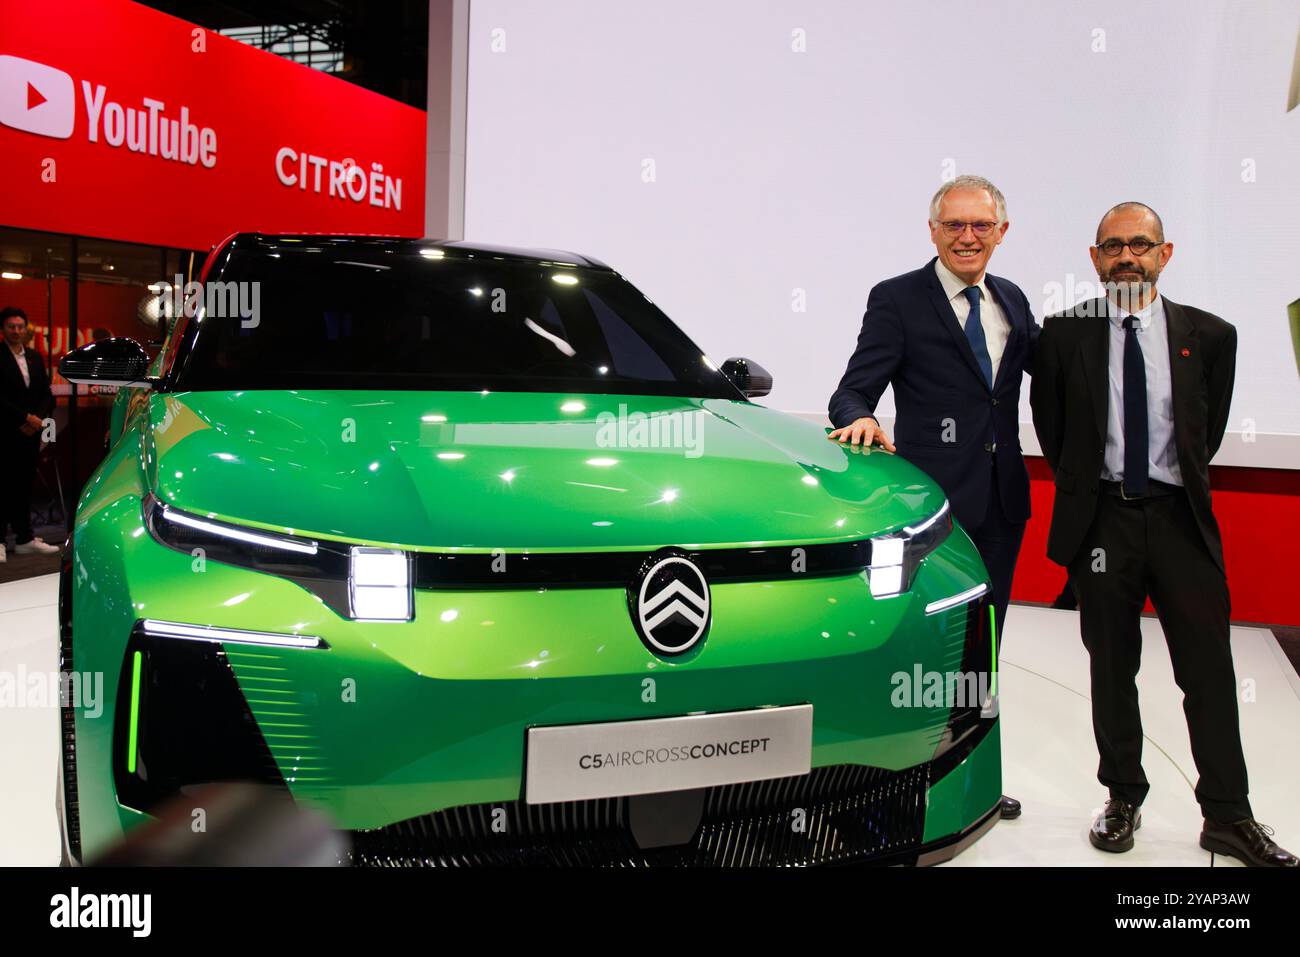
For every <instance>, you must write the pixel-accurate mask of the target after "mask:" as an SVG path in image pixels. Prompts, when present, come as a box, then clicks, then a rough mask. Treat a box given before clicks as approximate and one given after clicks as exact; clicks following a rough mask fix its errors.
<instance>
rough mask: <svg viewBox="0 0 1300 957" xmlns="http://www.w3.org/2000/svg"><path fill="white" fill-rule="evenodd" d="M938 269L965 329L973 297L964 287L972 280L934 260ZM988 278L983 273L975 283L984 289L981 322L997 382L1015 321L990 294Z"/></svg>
mask: <svg viewBox="0 0 1300 957" xmlns="http://www.w3.org/2000/svg"><path fill="white" fill-rule="evenodd" d="M934 272H935V275H936V276H938V277H939V285H941V286H943V293H944V295H945V296H947V297H948V305H950V306H952V311H953V312H954V313H956V314H957V322H958V323H959V324H960V325H961V327H962V330H963V331H964V330H965V329H966V320H967V319H968V318H970V300H969V299H967V298H966V296H965V295H963V290H965V288H966V287H967V286H968V285H969V283H967V282H966V280H964V279H962V278H961V277H959V276H958V275H957V274H956V273H954V272H953V271H952V270H951V269H949V268H948V267H947V266H945V265H944V264H943V260H942V259H936V260H935V261H934ZM984 279H985V277H984V276H980V281H979V282H977V283H975V285H976V286H977V287H978V288H979V291H980V325H981V326H983V327H984V342H985V344H986V345H987V346H988V350H989V361H990V362H991V363H992V364H993V381H994V382H997V381H998V364H999V363H1000V362H1001V361H1002V353H1003V352H1005V351H1006V348H1007V339H1008V338H1010V336H1011V323H1009V322H1008V321H1007V317H1006V315H1005V313H1003V312H1002V307H1001V306H999V305H998V303H997V300H996V299H994V298H993V296H992V295H990V294H989V287H988V286H987V285H985V282H984Z"/></svg>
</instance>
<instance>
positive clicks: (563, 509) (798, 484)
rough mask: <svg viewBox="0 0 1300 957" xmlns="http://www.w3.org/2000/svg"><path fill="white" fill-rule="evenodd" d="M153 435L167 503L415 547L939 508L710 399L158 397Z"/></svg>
mask: <svg viewBox="0 0 1300 957" xmlns="http://www.w3.org/2000/svg"><path fill="white" fill-rule="evenodd" d="M146 442H147V445H148V448H147V449H146V453H147V454H146V455H145V456H144V461H145V462H146V468H147V470H148V472H149V474H148V476H147V483H148V485H149V486H150V487H151V488H152V490H153V491H154V493H155V494H156V495H157V496H158V497H159V498H160V499H161V500H162V501H164V502H166V503H168V504H170V505H173V506H175V507H177V508H181V509H185V510H189V511H192V512H198V513H201V514H205V515H209V516H211V517H214V518H220V519H225V520H227V521H231V522H238V523H243V524H248V525H254V526H260V527H263V528H268V529H275V530H281V531H287V532H292V533H296V534H305V535H313V536H319V537H323V538H340V539H347V540H350V541H355V542H364V543H374V544H385V545H394V546H404V547H413V548H473V549H495V548H503V549H519V548H533V549H551V550H564V549H602V548H610V549H627V548H647V547H658V546H660V545H670V544H671V545H681V546H685V547H695V546H711V545H716V546H724V545H730V546H736V545H747V544H754V545H758V544H763V545H769V544H781V543H791V544H797V543H820V542H833V541H847V540H853V539H858V538H864V537H868V536H870V535H875V534H879V533H880V532H882V531H888V530H891V529H893V528H898V527H901V526H903V525H905V524H908V523H909V522H913V521H915V520H916V519H917V518H918V517H920V516H924V515H929V514H932V513H933V512H935V511H936V510H938V508H939V507H940V505H941V504H942V502H943V493H942V492H941V491H940V490H939V488H938V487H937V486H936V485H935V484H934V483H933V481H932V480H930V479H929V478H928V477H927V476H926V475H924V474H923V473H922V472H920V471H919V470H918V469H916V468H915V467H913V466H911V465H910V464H908V463H907V462H905V461H903V460H902V459H899V458H898V457H896V456H894V455H891V454H889V453H886V452H883V451H880V450H870V451H867V452H862V451H854V450H850V449H846V448H843V447H841V446H840V445H838V444H837V443H834V442H829V441H827V439H826V430H825V429H824V428H821V427H819V426H817V425H815V424H813V423H810V422H807V421H804V420H802V419H799V418H796V417H794V416H790V415H786V414H784V413H780V412H775V411H772V410H770V409H766V408H764V407H762V406H759V405H755V404H753V403H748V402H741V401H730V400H719V399H683V398H670V397H662V396H627V395H561V394H555V393H518V392H514V393H511V392H501V393H478V392H472V393H463V392H350V391H349V392H343V391H339V392H331V391H298V392H190V393H176V394H155V395H153V396H152V397H151V399H150V429H149V434H148V436H147V437H146Z"/></svg>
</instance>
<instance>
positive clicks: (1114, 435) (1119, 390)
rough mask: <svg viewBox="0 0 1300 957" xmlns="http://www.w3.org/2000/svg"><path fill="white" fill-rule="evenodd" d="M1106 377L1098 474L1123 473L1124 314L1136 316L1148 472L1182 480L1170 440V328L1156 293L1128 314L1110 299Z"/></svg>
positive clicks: (1115, 477)
mask: <svg viewBox="0 0 1300 957" xmlns="http://www.w3.org/2000/svg"><path fill="white" fill-rule="evenodd" d="M1106 305H1107V307H1108V309H1109V311H1110V358H1109V362H1108V367H1109V375H1108V378H1109V380H1110V388H1109V393H1110V396H1109V399H1108V404H1107V412H1106V454H1105V457H1104V459H1103V460H1102V467H1101V477H1102V478H1103V479H1107V480H1108V481H1113V482H1119V481H1122V480H1123V478H1124V317H1125V316H1128V315H1136V316H1137V320H1138V328H1137V339H1138V344H1139V345H1141V346H1142V362H1143V364H1144V365H1145V366H1146V374H1147V475H1148V476H1149V477H1150V478H1153V479H1155V480H1156V481H1158V482H1166V483H1168V484H1169V485H1182V484H1183V476H1182V472H1181V471H1180V470H1179V468H1178V449H1177V447H1176V446H1175V445H1174V390H1173V379H1172V378H1171V377H1170V372H1169V327H1168V325H1167V324H1166V323H1165V306H1164V302H1163V301H1162V300H1161V298H1160V297H1159V296H1156V298H1155V299H1153V300H1151V302H1150V303H1148V304H1147V307H1146V308H1145V309H1143V310H1141V311H1140V312H1137V313H1130V312H1129V311H1128V310H1127V309H1121V308H1120V307H1119V306H1117V305H1116V304H1115V303H1114V302H1113V301H1111V300H1110V299H1107V300H1106Z"/></svg>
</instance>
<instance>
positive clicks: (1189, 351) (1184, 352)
mask: <svg viewBox="0 0 1300 957" xmlns="http://www.w3.org/2000/svg"><path fill="white" fill-rule="evenodd" d="M1191 354H1192V350H1191V349H1184V350H1183V358H1184V359H1186V358H1187V357H1188V356H1190V355H1191Z"/></svg>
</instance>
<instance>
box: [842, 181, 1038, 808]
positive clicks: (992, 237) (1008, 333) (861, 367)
mask: <svg viewBox="0 0 1300 957" xmlns="http://www.w3.org/2000/svg"><path fill="white" fill-rule="evenodd" d="M1009 225H1010V224H1009V223H1008V221H1007V206H1006V200H1005V199H1004V198H1003V196H1002V193H1001V192H1000V191H999V190H998V188H997V187H996V186H994V185H993V184H992V183H990V182H989V181H988V180H987V179H984V178H983V177H981V176H958V177H957V178H956V179H954V180H951V181H950V182H947V183H945V184H944V185H943V186H942V187H940V189H939V191H938V192H937V193H935V195H934V198H933V199H932V200H931V201H930V219H929V226H930V238H931V240H932V241H933V242H934V246H935V249H936V250H937V251H938V256H937V257H936V258H934V259H932V260H930V262H928V263H926V265H924V266H922V267H921V268H920V269H917V270H915V271H914V272H909V273H904V274H903V275H901V276H895V277H894V278H893V279H886V280H885V281H884V282H881V283H878V284H877V285H876V286H875V287H874V288H873V289H872V290H871V294H870V296H868V298H867V311H866V315H864V316H863V317H862V331H861V332H860V333H859V334H858V345H857V348H856V349H855V350H854V351H853V356H852V358H850V359H849V365H848V368H847V369H846V370H845V371H844V377H843V378H842V379H840V385H839V388H838V389H836V390H835V394H834V395H833V396H831V401H830V418H831V424H832V425H833V426H834V430H833V431H832V432H831V433H830V436H829V437H830V438H831V439H834V440H836V441H838V442H841V443H849V444H852V445H870V444H872V443H876V444H879V445H881V446H882V447H884V448H885V449H887V450H889V451H891V452H893V451H897V452H898V454H899V455H901V456H903V457H904V458H906V459H907V460H909V461H910V462H912V463H913V464H915V465H917V466H919V467H920V468H921V469H923V470H924V471H926V472H928V473H929V474H930V476H931V477H932V478H934V480H935V481H936V482H938V483H939V485H940V486H941V487H942V488H943V490H944V492H945V493H947V496H948V501H949V503H950V505H951V507H952V513H953V517H954V518H956V519H957V521H959V522H960V523H961V525H962V527H963V528H964V529H965V530H966V533H967V534H968V535H970V537H971V540H972V541H973V542H974V543H975V547H976V548H978V549H979V553H980V556H981V557H982V558H983V559H984V565H985V567H986V568H987V569H988V573H989V579H990V582H991V584H992V589H993V594H992V598H993V602H994V606H995V608H996V616H997V633H998V635H999V637H1001V635H1002V625H1003V622H1004V621H1005V619H1006V613H1007V603H1008V602H1009V601H1010V599H1011V578H1012V575H1013V573H1014V572H1015V567H1016V556H1017V555H1019V553H1020V542H1021V539H1023V537H1024V534H1025V522H1026V521H1027V520H1028V519H1029V473H1028V472H1027V471H1026V470H1025V461H1024V458H1023V456H1022V455H1021V452H1020V416H1019V409H1020V380H1021V378H1022V377H1023V375H1024V373H1025V372H1026V371H1028V370H1029V368H1030V359H1031V356H1032V354H1033V347H1034V342H1035V341H1036V340H1037V338H1038V333H1039V327H1038V325H1037V324H1036V323H1035V322H1034V317H1033V313H1032V311H1031V310H1030V307H1029V300H1028V299H1026V298H1025V294H1024V293H1023V292H1021V291H1020V288H1019V287H1018V286H1016V285H1015V284H1014V283H1012V282H1009V281H1007V280H1006V279H1001V278H999V277H997V276H991V275H988V274H987V273H986V272H985V270H986V269H987V267H988V262H989V259H990V258H991V257H992V256H993V250H994V249H996V248H997V246H998V244H999V243H1001V242H1002V238H1003V237H1004V236H1005V235H1006V233H1007V227H1008V226H1009ZM891 384H892V385H893V387H894V404H895V407H896V409H897V417H896V419H895V423H894V434H895V436H896V438H897V447H896V448H895V445H894V443H893V442H891V441H890V439H889V436H888V435H886V434H885V430H884V429H882V428H881V427H880V422H879V420H878V419H877V418H876V414H875V412H876V403H877V402H879V400H880V395H881V393H882V392H884V391H885V386H887V385H891ZM999 647H1000V643H999ZM1019 816H1020V803H1019V802H1018V801H1015V800H1014V799H1012V798H1009V797H1005V796H1004V797H1003V798H1002V817H1003V818H1014V817H1019Z"/></svg>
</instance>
